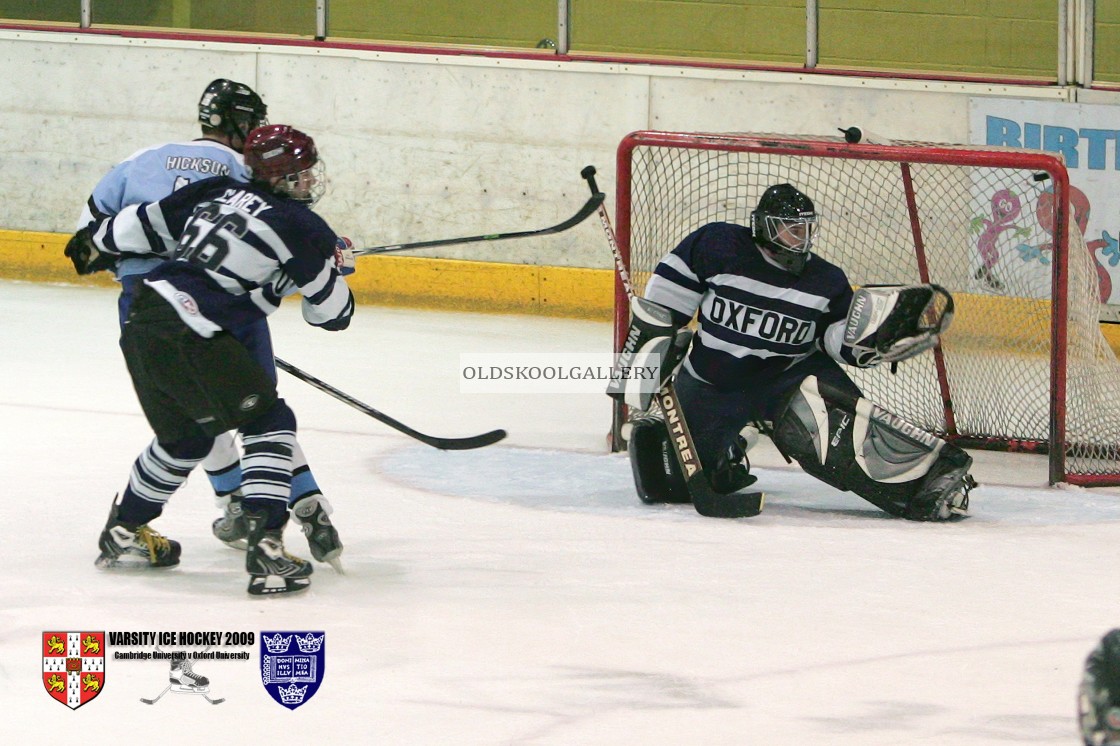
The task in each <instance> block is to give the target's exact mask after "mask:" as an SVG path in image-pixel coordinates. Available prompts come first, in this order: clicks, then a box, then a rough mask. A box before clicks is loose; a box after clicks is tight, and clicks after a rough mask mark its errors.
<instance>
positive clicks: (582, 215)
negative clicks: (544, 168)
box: [354, 166, 606, 256]
mask: <svg viewBox="0 0 1120 746" xmlns="http://www.w3.org/2000/svg"><path fill="white" fill-rule="evenodd" d="M588 169H591V173H593V174H594V173H595V167H594V166H588V167H587V168H585V169H584V170H583V172H584V173H586V172H587V170H588ZM584 178H587V177H586V176H585V177H584ZM604 199H606V195H605V194H602V193H601V192H598V191H597V190H595V189H594V188H592V190H591V199H589V200H587V202H586V203H584V205H583V207H581V208H579V212H577V213H576V214H575V215H573V216H571V217H570V218H568V219H567V220H565V221H564V222H563V223H557V224H556V225H554V226H552V227H550V228H540V229H539V230H535V231H514V232H512V233H487V234H485V235H482V236H467V237H465V238H440V239H436V240H434V241H416V242H414V243H398V244H389V245H387V246H371V247H369V248H365V249H354V256H370V255H373V254H388V253H391V252H395V251H411V250H413V249H427V248H431V247H432V246H452V245H455V244H464V243H477V242H479V241H505V240H506V239H509V238H530V237H532V236H548V235H551V234H553V233H562V232H563V231H566V230H568V229H569V228H574V227H575V226H577V225H579V224H580V223H582V222H583V221H584V220H586V219H587V218H588V217H589V216H590V215H591V213H593V212H595V210H597V209H598V208H599V206H600V205H602V204H603V200H604Z"/></svg>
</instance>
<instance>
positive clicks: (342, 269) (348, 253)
mask: <svg viewBox="0 0 1120 746" xmlns="http://www.w3.org/2000/svg"><path fill="white" fill-rule="evenodd" d="M334 268H335V269H336V270H338V273H339V274H340V275H342V276H343V277H345V276H346V275H352V274H354V243H353V242H352V241H351V240H350V239H349V238H347V237H346V236H339V237H338V240H336V241H335V243H334Z"/></svg>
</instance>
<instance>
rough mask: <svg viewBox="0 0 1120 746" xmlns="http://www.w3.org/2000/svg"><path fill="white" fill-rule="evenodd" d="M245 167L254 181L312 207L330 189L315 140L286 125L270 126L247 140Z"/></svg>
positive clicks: (253, 132)
mask: <svg viewBox="0 0 1120 746" xmlns="http://www.w3.org/2000/svg"><path fill="white" fill-rule="evenodd" d="M245 165H246V166H247V167H248V168H249V171H250V172H251V173H252V175H253V181H256V182H261V183H264V184H267V185H268V187H269V189H271V190H272V192H273V193H275V194H278V195H281V196H283V197H288V198H289V199H294V200H295V201H297V202H302V203H303V204H305V205H307V206H308V207H310V206H312V205H314V204H315V203H316V202H318V201H319V199H320V198H321V197H322V196H323V194H324V193H325V192H326V190H327V175H326V167H325V166H324V165H323V161H322V160H321V159H320V158H319V152H318V151H317V150H316V149H315V141H314V140H312V139H311V137H310V136H308V135H306V134H304V133H303V132H300V131H299V130H297V129H295V128H293V127H289V126H288V125H286V124H270V125H266V126H264V127H258V128H257V129H255V130H253V131H252V132H250V133H249V139H248V140H246V141H245Z"/></svg>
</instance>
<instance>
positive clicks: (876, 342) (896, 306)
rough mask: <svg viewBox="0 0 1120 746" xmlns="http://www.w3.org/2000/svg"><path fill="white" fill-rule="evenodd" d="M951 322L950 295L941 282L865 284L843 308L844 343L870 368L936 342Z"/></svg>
mask: <svg viewBox="0 0 1120 746" xmlns="http://www.w3.org/2000/svg"><path fill="white" fill-rule="evenodd" d="M952 320H953V296H952V295H950V294H949V291H947V290H945V288H943V287H941V286H940V285H905V286H899V285H882V286H874V285H868V286H866V287H862V288H860V289H859V290H857V291H856V293H855V297H854V298H853V299H852V305H851V307H850V308H849V310H848V319H847V322H846V324H845V329H844V341H843V346H844V347H845V348H846V349H847V350H848V354H849V355H850V356H851V358H852V362H854V364H855V365H857V366H859V367H862V368H869V367H872V366H874V365H878V364H879V363H895V362H899V361H901V360H906V359H908V358H911V357H914V356H915V355H918V354H920V353H922V352H925V351H926V350H928V349H930V348H932V347H934V346H935V345H937V343H938V341H939V338H940V335H941V334H942V332H944V331H945V330H946V329H948V328H949V324H950V323H952Z"/></svg>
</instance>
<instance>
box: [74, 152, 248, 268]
mask: <svg viewBox="0 0 1120 746" xmlns="http://www.w3.org/2000/svg"><path fill="white" fill-rule="evenodd" d="M212 176H232V177H233V178H235V179H237V180H238V181H248V180H249V172H248V170H247V169H246V168H245V160H244V158H243V157H242V155H241V153H238V152H237V151H236V150H234V149H233V148H230V147H228V146H226V145H223V144H222V143H220V142H216V141H214V140H206V139H200V140H192V141H190V142H171V143H165V144H163V145H156V146H153V147H150V148H144V149H142V150H138V151H136V152H135V153H133V154H132V155H130V156H129V157H128V158H125V159H124V160H123V161H121V162H120V163H118V164H117V165H116V166H114V167H113V168H112V169H111V170H110V171H109V173H107V174H105V176H103V177H102V178H101V181H99V182H97V186H95V187H94V188H93V193H92V194H90V197H89V199H88V200H87V201H86V206H85V209H83V210H82V214H81V216H79V218H78V225H77V227H78V228H83V227H85V226H87V225H89V224H90V223H91V222H93V221H94V220H98V219H101V218H105V217H112V216H113V215H116V214H117V213H118V212H120V211H121V210H123V209H124V208H126V207H128V206H129V205H138V204H140V203H141V202H155V201H156V200H158V199H162V198H163V197H166V196H167V195H169V194H171V192H173V191H175V190H176V189H179V188H181V187H184V186H186V185H187V184H191V183H194V182H196V181H201V180H202V179H208V178H210V177H212ZM158 263H159V260H158V259H156V258H154V257H144V258H138V257H132V258H129V259H125V260H123V261H120V262H118V263H117V267H116V275H117V277H124V276H125V275H133V274H144V273H146V272H148V271H150V270H151V269H153V268H154V267H155V266H156V265H157V264H158Z"/></svg>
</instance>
